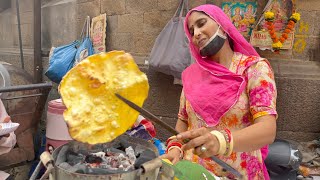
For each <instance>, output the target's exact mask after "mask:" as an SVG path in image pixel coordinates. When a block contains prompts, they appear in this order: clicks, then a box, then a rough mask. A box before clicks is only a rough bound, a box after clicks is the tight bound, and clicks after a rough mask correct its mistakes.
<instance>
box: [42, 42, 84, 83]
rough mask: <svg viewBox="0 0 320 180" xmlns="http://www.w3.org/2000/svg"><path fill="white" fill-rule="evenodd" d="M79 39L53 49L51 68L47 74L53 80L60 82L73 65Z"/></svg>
mask: <svg viewBox="0 0 320 180" xmlns="http://www.w3.org/2000/svg"><path fill="white" fill-rule="evenodd" d="M78 45H79V41H74V42H72V43H71V44H68V45H65V46H60V47H57V48H55V49H54V50H53V52H52V56H51V58H50V62H49V68H48V70H47V71H46V73H45V75H46V76H47V77H48V78H49V79H50V80H51V81H53V82H55V83H58V84H59V83H60V81H61V79H62V77H63V76H64V75H65V74H66V73H67V72H68V71H69V70H70V69H71V68H72V67H73V64H74V60H75V59H74V58H75V55H76V53H77V46H78Z"/></svg>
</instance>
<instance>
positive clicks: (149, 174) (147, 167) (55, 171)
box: [40, 135, 162, 180]
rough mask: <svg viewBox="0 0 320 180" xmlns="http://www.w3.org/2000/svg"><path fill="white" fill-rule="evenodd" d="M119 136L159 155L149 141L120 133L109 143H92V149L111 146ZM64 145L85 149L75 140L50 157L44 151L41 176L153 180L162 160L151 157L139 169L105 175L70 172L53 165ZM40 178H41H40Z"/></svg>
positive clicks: (76, 179)
mask: <svg viewBox="0 0 320 180" xmlns="http://www.w3.org/2000/svg"><path fill="white" fill-rule="evenodd" d="M120 138H121V139H123V138H125V140H126V142H128V143H129V144H130V145H139V146H142V147H143V148H145V149H150V150H152V151H154V152H155V153H156V156H157V157H158V156H159V153H158V150H157V148H156V147H155V146H154V145H153V144H152V143H150V142H147V141H145V140H142V139H138V138H133V137H129V136H125V135H122V136H120V137H119V138H117V139H115V140H114V141H112V142H110V143H105V144H99V145H94V146H93V147H91V148H92V149H95V148H99V147H101V146H103V147H106V148H107V147H112V146H113V144H114V143H118V142H119V141H120ZM64 146H69V148H71V149H72V150H74V152H77V150H87V148H88V147H87V146H86V145H85V144H83V143H80V142H77V141H70V142H69V143H67V144H65V145H62V146H60V147H58V148H57V149H55V150H54V152H53V154H52V156H51V157H48V152H45V153H44V154H42V155H41V157H40V158H41V161H42V163H43V164H44V165H45V166H46V167H47V171H46V173H45V174H44V175H43V177H42V178H45V176H49V179H51V180H65V179H68V180H81V179H85V180H97V179H108V180H116V179H117V180H119V179H120V180H136V179H141V180H142V179H143V180H155V179H157V177H158V173H159V169H160V167H161V166H162V162H161V160H160V159H159V158H156V159H153V160H151V161H148V162H146V163H144V164H143V165H142V166H141V168H140V169H136V170H133V171H129V172H126V173H120V174H107V175H94V174H80V173H71V172H68V171H67V170H65V169H63V168H61V167H59V166H56V165H54V162H56V160H57V156H58V154H59V152H60V150H61V149H62V147H64ZM42 178H41V179H42Z"/></svg>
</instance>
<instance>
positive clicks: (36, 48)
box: [33, 0, 43, 83]
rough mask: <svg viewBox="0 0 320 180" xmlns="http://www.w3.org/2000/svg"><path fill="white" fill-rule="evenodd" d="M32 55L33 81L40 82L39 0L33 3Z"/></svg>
mask: <svg viewBox="0 0 320 180" xmlns="http://www.w3.org/2000/svg"><path fill="white" fill-rule="evenodd" d="M33 10H34V16H33V47H34V48H33V55H34V80H35V83H40V82H42V69H43V67H42V56H41V0H34V1H33Z"/></svg>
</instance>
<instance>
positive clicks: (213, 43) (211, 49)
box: [200, 26, 227, 57]
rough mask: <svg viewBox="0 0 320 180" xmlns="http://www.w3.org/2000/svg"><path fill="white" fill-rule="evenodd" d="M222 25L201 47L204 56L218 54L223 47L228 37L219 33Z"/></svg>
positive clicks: (201, 53)
mask: <svg viewBox="0 0 320 180" xmlns="http://www.w3.org/2000/svg"><path fill="white" fill-rule="evenodd" d="M219 29H220V26H219V27H218V29H217V31H216V32H215V33H214V34H213V35H212V37H211V38H210V39H209V41H208V42H207V43H206V44H205V45H204V46H203V48H201V49H200V55H201V56H202V57H210V56H213V55H215V54H217V53H218V52H219V51H220V49H221V48H222V46H223V44H224V42H225V41H226V39H227V37H226V36H224V35H222V34H220V33H219Z"/></svg>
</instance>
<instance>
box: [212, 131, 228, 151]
mask: <svg viewBox="0 0 320 180" xmlns="http://www.w3.org/2000/svg"><path fill="white" fill-rule="evenodd" d="M210 133H211V134H212V135H214V136H215V137H216V138H217V139H218V142H219V150H218V154H219V155H223V154H224V153H225V152H226V150H227V142H226V139H225V138H224V136H223V134H222V133H221V132H219V131H216V130H214V131H211V132H210Z"/></svg>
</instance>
